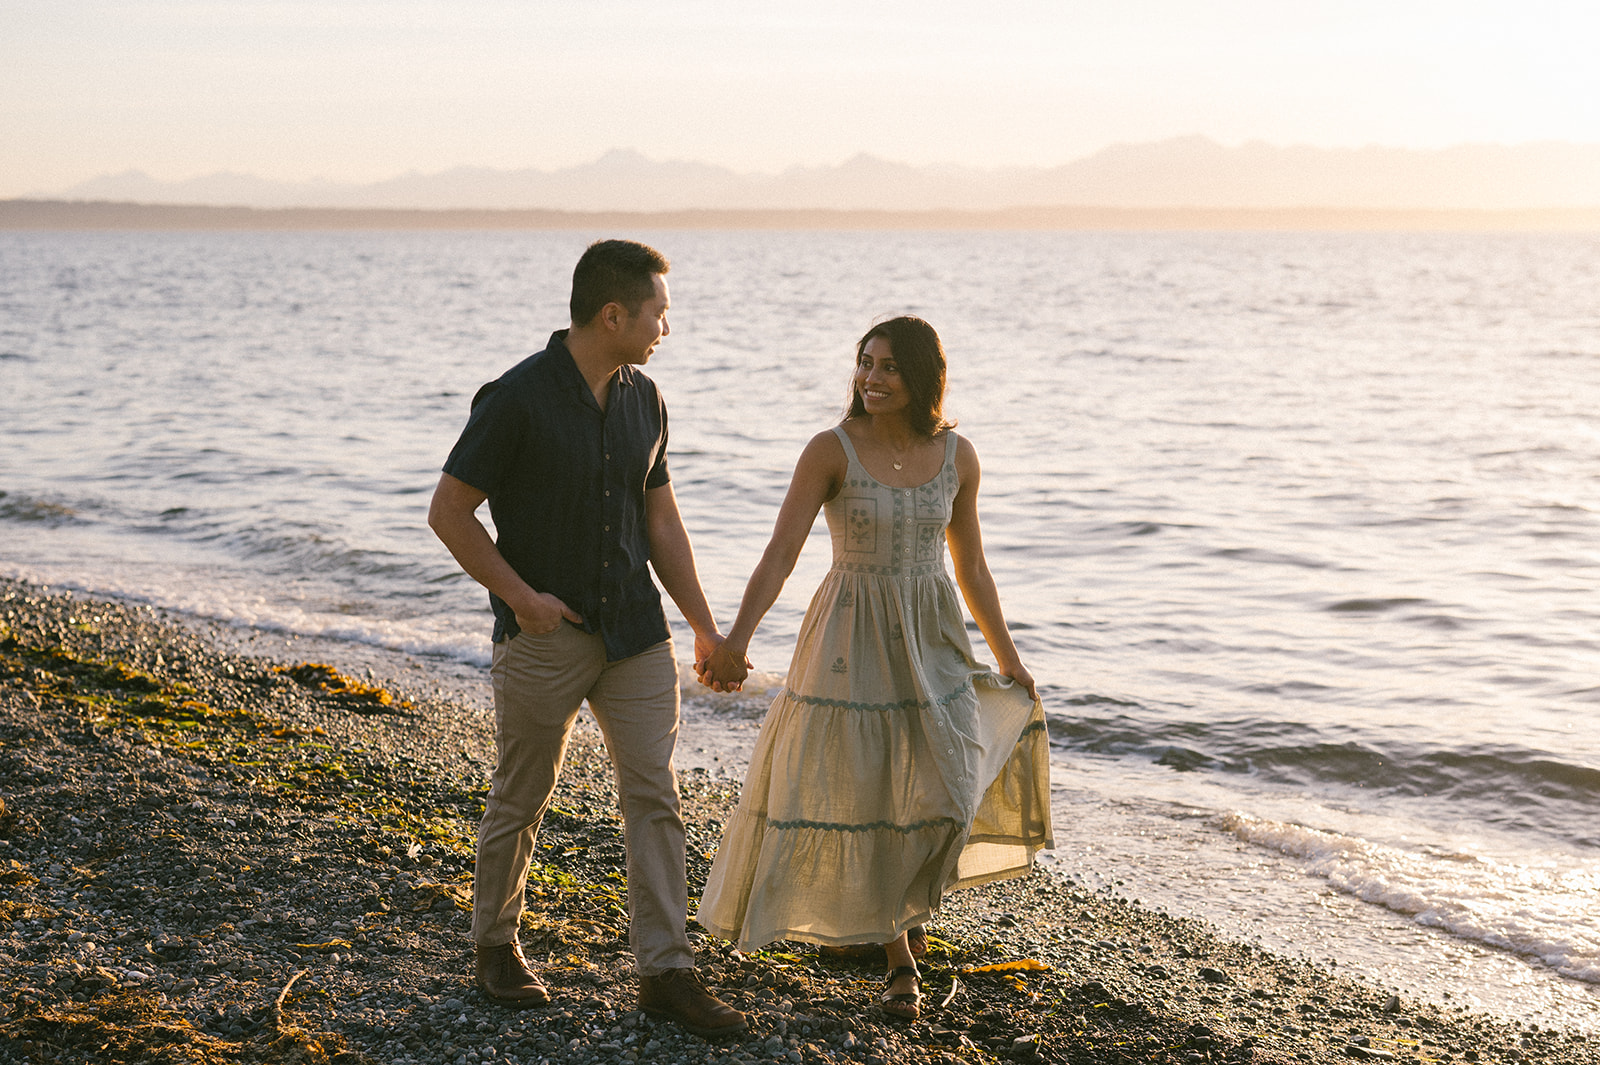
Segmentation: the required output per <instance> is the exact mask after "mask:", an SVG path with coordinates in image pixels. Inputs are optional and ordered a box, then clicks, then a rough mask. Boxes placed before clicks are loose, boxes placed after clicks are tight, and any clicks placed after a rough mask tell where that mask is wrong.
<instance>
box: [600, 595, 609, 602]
mask: <svg viewBox="0 0 1600 1065" xmlns="http://www.w3.org/2000/svg"><path fill="white" fill-rule="evenodd" d="M600 601H601V602H602V603H604V602H607V599H606V597H605V596H603V595H602V596H601V597H600Z"/></svg>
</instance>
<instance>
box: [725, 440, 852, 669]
mask: <svg viewBox="0 0 1600 1065" xmlns="http://www.w3.org/2000/svg"><path fill="white" fill-rule="evenodd" d="M846 466H847V462H846V459H845V455H844V448H843V447H842V446H841V445H840V443H839V438H838V437H836V436H835V435H834V434H833V433H832V431H827V432H822V433H818V434H817V435H816V436H814V437H812V438H811V442H810V443H808V444H807V445H806V448H805V450H804V451H802V452H801V453H800V461H799V462H797V463H796V464H795V468H794V476H793V478H791V479H790V481H789V492H788V494H787V495H785V496H784V498H783V506H782V507H780V508H779V510H778V520H777V522H776V524H774V526H773V529H772V539H771V540H769V541H768V542H767V549H766V550H765V551H764V552H762V555H761V561H760V562H758V563H757V564H756V568H755V571H754V572H753V573H751V574H750V580H749V582H748V583H747V584H746V585H745V588H744V598H743V599H742V600H740V602H739V616H738V617H737V618H735V619H734V622H733V626H732V627H731V628H729V629H728V638H727V639H726V640H724V641H723V642H722V644H721V646H719V647H718V648H717V649H716V651H714V652H713V653H712V654H711V656H710V657H709V658H707V659H706V661H705V662H704V663H702V664H701V667H702V668H701V669H700V680H701V682H702V683H704V684H707V685H709V686H713V687H715V686H717V685H719V684H720V685H722V686H723V687H726V688H729V689H733V690H737V689H738V687H739V685H740V684H741V683H742V682H743V681H744V678H745V677H746V675H748V673H749V669H748V666H747V665H746V662H745V654H746V652H747V651H748V650H749V648H750V638H751V637H752V636H754V635H755V631H756V626H758V625H760V624H761V619H762V618H764V617H766V614H767V611H768V610H770V609H772V604H773V603H775V602H777V601H778V593H779V592H781V591H783V585H784V582H785V581H787V580H788V579H789V574H791V573H793V572H794V564H795V562H796V561H797V560H798V559H799V558H800V549H801V548H802V547H804V546H805V543H806V537H807V536H809V535H810V534H811V526H812V525H813V524H814V523H815V522H816V520H817V511H819V510H821V509H822V504H824V503H826V502H827V501H828V500H830V499H832V498H833V497H834V496H836V495H838V494H839V488H840V486H841V485H843V483H844V477H845V469H846Z"/></svg>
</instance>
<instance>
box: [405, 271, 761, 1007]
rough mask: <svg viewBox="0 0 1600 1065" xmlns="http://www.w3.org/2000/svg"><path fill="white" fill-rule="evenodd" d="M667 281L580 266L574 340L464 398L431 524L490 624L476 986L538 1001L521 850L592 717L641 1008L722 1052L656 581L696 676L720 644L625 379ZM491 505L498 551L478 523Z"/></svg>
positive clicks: (657, 413) (661, 427)
mask: <svg viewBox="0 0 1600 1065" xmlns="http://www.w3.org/2000/svg"><path fill="white" fill-rule="evenodd" d="M667 270H668V264H667V261H666V259H664V258H662V256H661V254H660V253H659V252H657V251H656V250H654V249H653V248H649V247H646V246H645V245H643V244H636V243H634V242H632V241H621V240H608V241H601V242H598V243H596V244H593V245H591V246H590V247H589V249H588V250H587V251H585V252H584V254H583V256H582V258H580V259H579V260H578V265H577V268H576V269H575V270H574V271H573V276H572V301H571V309H572V326H571V328H570V329H564V330H558V331H557V332H555V333H554V334H552V335H551V337H550V342H549V344H548V345H547V346H546V347H545V349H544V350H543V351H541V352H539V353H538V354H536V355H533V356H531V357H529V358H528V359H525V360H523V361H522V362H520V363H518V364H517V365H516V366H514V367H512V368H511V369H510V370H509V371H507V372H506V373H505V374H504V375H503V376H502V377H500V378H499V379H498V380H496V381H492V382H490V383H489V384H487V385H484V386H483V388H481V389H479V391H478V394H477V395H476V396H475V397H473V400H472V413H471V416H470V417H469V418H468V420H467V425H466V428H465V429H464V430H462V433H461V438H460V439H459V440H458V441H457V442H456V445H455V447H454V448H453V449H452V450H451V452H450V457H449V458H448V459H447V460H446V461H445V465H444V473H443V474H442V475H441V476H440V478H439V484H438V486H437V487H436V488H435V489H434V493H433V501H432V504H431V506H430V507H429V510H428V524H429V526H431V527H432V529H433V531H434V532H435V533H436V534H437V535H438V537H439V539H440V540H442V541H444V544H445V546H446V547H448V548H449V549H450V553H451V554H452V555H454V556H455V558H456V561H457V562H459V563H460V564H461V568H462V569H464V570H466V572H467V573H468V574H469V575H470V576H471V577H472V578H473V579H474V580H476V581H478V582H479V583H480V584H482V585H483V586H484V587H485V588H487V589H488V590H489V593H490V594H489V601H490V603H491V605H492V606H493V608H494V618H495V621H494V655H493V661H492V664H491V666H490V676H491V678H492V679H493V686H494V704H495V746H496V751H497V754H498V764H497V765H496V766H495V770H494V775H493V777H492V778H491V781H490V787H489V796H488V799H487V802H486V805H485V809H484V814H483V822H482V824H481V825H480V826H479V829H478V855H477V870H476V883H475V885H474V891H473V896H474V897H473V910H472V936H473V940H474V942H475V943H476V944H477V953H478V963H477V981H478V985H479V986H480V987H481V988H482V989H483V992H484V994H486V995H487V996H488V997H489V998H491V999H492V1000H494V1001H495V1002H498V1003H500V1004H502V1005H507V1006H513V1007H526V1006H540V1005H544V1004H546V1003H548V1002H549V1001H550V994H549V991H548V990H547V989H546V988H545V986H544V985H543V983H541V982H540V980H539V978H538V977H537V976H536V975H535V974H534V973H533V972H532V971H530V970H529V968H528V964H527V961H526V959H525V958H524V957H523V954H522V947H521V945H520V944H519V943H518V941H517V929H518V925H519V922H520V920H521V916H522V908H523V888H524V886H525V884H526V882H527V876H528V866H529V862H530V860H531V858H532V854H533V840H534V835H535V833H536V832H537V831H538V828H539V822H540V820H541V819H542V818H543V816H544V813H545V810H546V809H547V808H548V807H549V804H550V797H551V794H552V793H553V791H554V789H555V782H556V776H557V774H558V773H559V772H560V768H561V762H562V759H563V757H564V755H565V753H566V745H567V739H568V736H569V735H570V734H571V730H572V725H573V722H574V721H575V719H576V717H577V713H578V709H579V705H580V704H581V703H582V702H584V701H585V700H587V701H588V703H589V707H590V709H591V710H592V711H593V712H594V716H595V718H596V720H597V721H599V723H600V728H601V730H602V731H603V732H604V734H605V739H606V748H607V750H608V751H609V752H610V755H611V761H612V765H613V766H614V768H615V770H616V774H617V793H618V796H619V799H620V805H621V807H622V817H623V827H624V832H625V837H624V838H625V840H626V843H627V855H628V857H627V867H628V942H629V945H630V946H631V947H632V949H633V955H634V964H635V967H636V968H637V971H638V974H639V1005H640V1007H641V1008H642V1009H643V1010H645V1011H646V1012H647V1013H650V1014H652V1015H654V1016H659V1017H664V1018H667V1019H670V1020H674V1021H676V1022H678V1023H679V1024H680V1025H682V1026H683V1027H685V1028H687V1029H689V1030H690V1031H692V1032H696V1033H698V1034H701V1035H722V1034H727V1033H731V1032H738V1031H741V1030H743V1029H744V1027H745V1018H744V1014H742V1013H740V1012H739V1011H738V1010H736V1009H733V1008H732V1007H731V1006H728V1005H726V1004H724V1003H723V1002H721V1001H719V1000H718V999H716V998H715V997H714V996H712V995H711V994H710V993H709V992H707V991H706V990H705V988H704V987H703V986H702V985H701V983H700V981H699V978H698V977H697V976H696V974H695V969H694V953H693V950H692V948H691V947H690V945H689V940H688V936H687V933H686V930H685V923H686V921H687V918H688V887H687V884H686V873H685V861H684V857H685V855H684V848H685V840H684V827H683V820H682V818H681V816H680V813H679V795H678V785H677V778H676V775H675V773H674V771H673V766H672V754H673V748H674V746H675V744H676V742H677V735H678V669H677V663H676V660H675V659H674V656H673V649H672V641H671V638H670V636H669V633H668V629H667V622H666V616H665V615H664V614H663V613H662V609H661V596H660V593H659V592H657V590H656V586H655V584H654V583H653V582H652V581H651V579H650V572H649V569H650V568H654V570H655V572H656V576H657V577H658V578H659V579H660V581H661V584H662V586H663V587H664V588H665V589H666V590H667V593H668V594H669V595H671V596H672V600H673V602H674V603H676V604H677V606H678V609H679V610H680V611H682V613H683V616H684V618H685V619H686V620H687V621H688V623H689V626H690V628H691V629H693V630H694V645H695V661H696V662H699V661H703V660H704V659H705V657H706V656H707V655H709V654H710V653H711V651H712V650H713V649H714V648H715V647H716V646H717V645H718V644H720V643H721V642H722V634H721V633H720V632H718V630H717V627H716V623H715V621H713V620H712V616H711V608H710V607H709V606H708V605H707V603H706V598H705V594H704V592H703V591H702V590H701V588H700V579H699V577H698V575H697V574H696V572H695V565H694V555H693V553H692V551H691V549H690V546H689V536H688V533H687V532H686V531H685V530H684V527H683V520H682V518H681V517H680V516H679V514H678V505H677V501H676V499H675V498H674V496H673V493H672V484H671V483H670V481H669V479H668V475H667V455H666V452H667V418H666V407H665V405H664V404H663V403H662V401H661V398H660V396H659V395H658V394H657V392H656V387H655V384H654V382H652V381H651V380H650V379H649V378H648V377H646V376H645V375H644V374H643V373H641V372H640V371H639V370H638V369H637V367H639V366H642V365H644V364H645V363H646V362H648V361H649V359H650V355H651V353H652V352H654V351H655V349H656V345H657V344H658V343H660V341H661V339H662V338H663V337H665V336H666V335H667V333H668V331H669V330H668V326H667V306H668V298H667V281H666V273H667ZM485 499H487V500H488V502H489V511H490V515H491V516H492V518H493V519H494V525H495V529H496V531H497V533H498V536H499V539H498V542H497V541H495V540H491V539H490V536H489V533H488V530H487V529H485V527H484V525H483V523H482V522H481V521H479V520H478V518H477V515H476V511H477V508H478V505H479V504H480V503H482V502H483V501H484V500H485ZM647 564H648V565H647Z"/></svg>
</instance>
